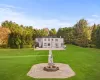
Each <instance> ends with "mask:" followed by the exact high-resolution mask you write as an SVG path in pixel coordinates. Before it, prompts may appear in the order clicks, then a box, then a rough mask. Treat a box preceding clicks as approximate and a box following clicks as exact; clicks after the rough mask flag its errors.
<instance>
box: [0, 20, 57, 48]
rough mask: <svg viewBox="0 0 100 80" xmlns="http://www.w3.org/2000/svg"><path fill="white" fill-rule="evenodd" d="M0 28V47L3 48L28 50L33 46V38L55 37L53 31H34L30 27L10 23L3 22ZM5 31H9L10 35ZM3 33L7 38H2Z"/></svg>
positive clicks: (54, 31) (45, 29) (46, 29)
mask: <svg viewBox="0 0 100 80" xmlns="http://www.w3.org/2000/svg"><path fill="white" fill-rule="evenodd" d="M1 26H2V27H1V29H0V32H1V33H0V47H4V48H7V47H10V48H28V47H29V48H30V47H33V46H34V45H35V38H37V37H46V36H55V35H56V30H55V29H51V30H48V28H44V29H35V28H33V27H32V26H23V25H18V24H17V23H15V22H12V21H4V22H2V24H1ZM5 29H9V30H10V33H8V31H5ZM4 32H5V33H6V35H7V34H8V36H4V34H5V33H4ZM7 37H8V38H7Z"/></svg>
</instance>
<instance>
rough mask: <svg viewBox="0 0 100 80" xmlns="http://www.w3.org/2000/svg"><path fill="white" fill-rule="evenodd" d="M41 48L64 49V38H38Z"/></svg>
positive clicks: (37, 41)
mask: <svg viewBox="0 0 100 80" xmlns="http://www.w3.org/2000/svg"><path fill="white" fill-rule="evenodd" d="M35 41H36V43H38V47H39V48H64V39H63V38H36V39H35Z"/></svg>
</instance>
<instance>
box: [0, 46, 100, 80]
mask: <svg viewBox="0 0 100 80" xmlns="http://www.w3.org/2000/svg"><path fill="white" fill-rule="evenodd" d="M37 55H39V56H37ZM41 55H43V56H41ZM46 55H48V51H34V50H33V49H19V50H18V49H0V80H55V79H34V78H31V77H28V76H27V75H26V74H27V72H28V71H29V70H30V68H31V66H32V65H34V64H38V63H45V62H47V59H48V57H47V56H46ZM53 56H54V62H57V63H65V64H69V65H70V66H71V68H72V69H73V70H74V71H75V73H76V76H74V77H71V78H68V79H57V80H100V49H91V48H81V47H78V46H74V45H68V46H67V49H66V50H65V51H53Z"/></svg>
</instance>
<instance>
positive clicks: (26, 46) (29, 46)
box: [22, 45, 32, 48]
mask: <svg viewBox="0 0 100 80" xmlns="http://www.w3.org/2000/svg"><path fill="white" fill-rule="evenodd" d="M22 48H32V45H23V47H22Z"/></svg>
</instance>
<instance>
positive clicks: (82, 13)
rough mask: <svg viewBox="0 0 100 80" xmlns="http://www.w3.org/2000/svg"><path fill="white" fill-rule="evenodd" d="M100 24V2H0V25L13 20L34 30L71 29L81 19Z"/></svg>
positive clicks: (9, 0)
mask: <svg viewBox="0 0 100 80" xmlns="http://www.w3.org/2000/svg"><path fill="white" fill-rule="evenodd" d="M82 18H84V19H86V20H87V21H88V24H89V25H92V24H94V23H96V24H99V23H100V0H0V24H1V23H2V22H3V21H5V20H9V21H10V20H11V21H13V22H16V23H18V24H23V25H25V26H33V28H40V29H41V28H49V29H51V28H56V29H58V28H60V27H70V26H73V25H74V24H75V23H77V22H78V21H79V20H80V19H82Z"/></svg>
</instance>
